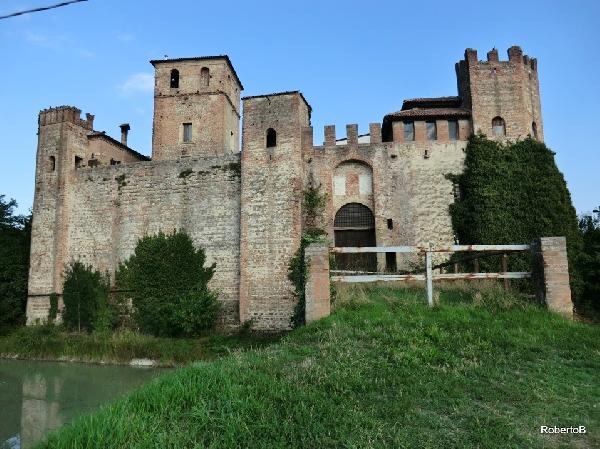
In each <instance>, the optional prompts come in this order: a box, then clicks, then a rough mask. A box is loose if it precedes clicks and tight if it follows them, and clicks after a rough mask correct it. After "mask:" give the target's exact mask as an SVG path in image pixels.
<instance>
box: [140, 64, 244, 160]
mask: <svg viewBox="0 0 600 449" xmlns="http://www.w3.org/2000/svg"><path fill="white" fill-rule="evenodd" d="M150 63H151V64H152V65H153V66H154V69H155V79H154V123H153V133H152V159H154V160H168V159H177V158H179V157H181V156H214V155H219V154H226V153H235V152H238V151H239V140H240V137H239V124H240V92H241V90H242V89H243V86H242V83H241V82H240V80H239V78H238V77H237V74H236V73H235V70H234V69H233V66H232V65H231V62H230V61H229V57H227V56H205V57H201V58H180V59H165V60H154V61H150Z"/></svg>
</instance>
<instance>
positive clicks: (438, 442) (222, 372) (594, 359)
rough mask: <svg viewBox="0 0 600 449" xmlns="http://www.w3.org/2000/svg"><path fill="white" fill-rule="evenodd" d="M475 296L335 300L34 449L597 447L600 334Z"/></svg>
mask: <svg viewBox="0 0 600 449" xmlns="http://www.w3.org/2000/svg"><path fill="white" fill-rule="evenodd" d="M478 288H479V289H481V287H478ZM474 290H475V288H466V289H464V288H459V287H453V288H442V289H441V298H440V299H441V300H440V306H439V307H437V308H435V309H429V308H428V307H427V306H426V305H425V303H426V301H425V297H424V292H423V291H422V289H393V288H390V287H369V288H353V289H345V290H343V291H340V293H339V297H338V305H337V307H336V310H335V312H334V314H333V315H332V316H330V317H329V318H327V319H324V320H320V321H318V322H316V323H312V324H311V325H309V326H306V327H303V328H301V329H297V330H295V331H293V332H292V333H291V334H289V335H288V336H286V337H285V338H284V339H283V340H282V342H281V343H279V344H276V345H272V346H269V347H267V348H263V349H260V350H256V351H248V352H244V353H239V354H232V355H231V356H229V357H225V358H222V359H219V360H217V361H215V362H211V363H200V364H196V365H192V366H189V367H187V368H184V369H182V370H179V371H177V372H175V373H173V374H169V375H166V376H163V377H161V378H160V379H158V381H155V382H153V383H152V384H149V385H147V386H145V387H144V388H142V389H140V390H138V391H136V392H134V393H133V394H130V395H129V396H127V397H125V398H123V399H122V400H119V401H117V402H116V403H114V404H112V405H110V406H108V407H106V408H104V409H102V410H101V411H100V412H99V413H96V414H93V415H88V416H84V417H82V418H80V419H78V420H77V421H76V422H75V423H73V424H72V425H68V426H65V427H64V428H62V429H61V430H60V431H59V432H58V433H57V434H54V435H52V436H50V438H49V440H48V441H47V442H44V443H42V444H41V445H40V446H39V447H41V448H54V449H59V448H70V449H72V448H83V447H103V448H107V449H110V448H118V447H119V448H120V447H131V448H152V447H161V448H162V447H165V446H169V447H211V448H236V447H252V448H269V449H272V448H284V447H285V448H308V447H311V448H312V447H315V448H316V447H319V448H338V447H349V448H350V447H351V448H359V447H360V448H385V447H389V448H441V447H443V448H447V449H453V448H457V449H458V448H461V449H463V448H484V447H485V448H490V449H493V448H501V449H512V448H514V449H517V448H518V449H522V448H530V449H536V448H546V447H553V448H572V447H582V448H583V447H589V448H591V447H600V433H599V432H598V429H597V423H598V422H600V410H599V409H598V407H597V404H598V403H599V402H600V384H598V382H597V376H598V372H599V370H600V357H599V356H598V354H599V353H600V328H599V327H597V326H590V325H586V324H582V323H577V322H572V321H569V320H566V319H564V318H562V317H560V316H558V315H555V314H552V313H550V312H548V311H547V310H545V309H544V308H541V307H536V306H534V305H531V304H529V303H525V302H523V301H522V300H521V299H520V298H511V299H508V298H506V297H504V298H498V297H497V296H496V294H495V292H496V291H497V290H496V289H491V290H490V291H489V292H487V291H486V293H485V297H486V299H485V300H483V301H481V300H479V301H478V302H477V303H475V301H476V300H475V299H474V298H473V293H474ZM491 304H493V306H490V305H491ZM541 425H550V426H552V425H558V426H570V425H583V426H586V427H587V429H588V432H587V433H586V434H562V435H561V434H559V435H542V434H540V426H541Z"/></svg>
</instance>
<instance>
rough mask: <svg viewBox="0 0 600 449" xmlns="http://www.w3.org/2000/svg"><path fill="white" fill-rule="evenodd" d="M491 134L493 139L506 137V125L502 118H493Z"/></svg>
mask: <svg viewBox="0 0 600 449" xmlns="http://www.w3.org/2000/svg"><path fill="white" fill-rule="evenodd" d="M492 133H493V134H494V137H502V136H506V124H505V123H504V119H503V118H502V117H494V118H493V119H492Z"/></svg>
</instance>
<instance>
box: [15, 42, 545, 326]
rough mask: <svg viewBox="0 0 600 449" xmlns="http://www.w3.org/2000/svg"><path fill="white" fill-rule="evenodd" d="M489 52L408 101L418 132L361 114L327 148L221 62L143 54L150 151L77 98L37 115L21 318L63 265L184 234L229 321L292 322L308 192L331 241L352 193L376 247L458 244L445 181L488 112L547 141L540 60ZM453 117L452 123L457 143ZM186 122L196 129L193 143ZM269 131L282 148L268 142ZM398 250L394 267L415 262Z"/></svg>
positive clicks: (34, 316) (296, 115)
mask: <svg viewBox="0 0 600 449" xmlns="http://www.w3.org/2000/svg"><path fill="white" fill-rule="evenodd" d="M488 59H489V60H488V61H485V62H484V61H478V60H477V54H476V51H474V50H470V49H468V50H467V51H466V52H465V59H464V60H463V61H460V62H459V63H458V64H457V66H456V74H457V82H458V93H459V96H458V97H441V98H437V99H413V100H411V101H409V103H410V104H414V105H417V106H416V107H415V108H414V109H413V110H410V111H408V112H409V113H410V119H409V122H412V123H413V125H414V139H411V138H410V137H409V138H407V139H405V127H407V128H406V130H409V129H410V128H409V126H410V125H408V124H407V123H408V121H406V118H405V117H406V115H404V116H402V118H401V119H394V120H392V122H391V123H388V125H389V129H387V130H386V128H385V118H384V121H383V125H384V127H382V124H380V123H370V124H369V131H370V136H368V138H366V139H365V137H364V136H360V137H359V135H358V126H357V125H356V124H349V125H347V126H346V136H345V137H346V140H344V141H339V140H338V141H336V131H335V127H334V126H327V127H326V128H325V132H324V143H323V145H314V144H313V130H312V128H311V127H310V112H311V107H310V106H309V104H308V103H307V102H306V100H305V98H304V96H303V95H302V94H301V93H300V92H298V91H292V92H282V93H275V94H269V95H259V96H253V97H245V98H243V99H240V92H241V90H242V89H243V87H242V84H241V82H240V81H239V78H238V76H237V74H236V72H235V70H234V68H233V66H232V65H231V62H230V61H229V58H228V57H227V56H213V57H201V58H183V59H168V60H157V61H151V62H152V64H153V66H154V68H155V89H154V123H153V139H152V160H150V158H148V157H145V156H143V155H141V154H139V153H137V152H136V151H134V150H132V149H131V148H129V147H127V145H126V142H125V141H123V142H119V141H117V140H115V139H113V138H111V137H110V136H108V135H107V134H105V133H100V132H97V131H94V129H93V120H94V117H93V116H92V115H91V114H87V115H86V116H85V118H84V119H82V118H81V111H80V110H79V109H77V108H74V107H71V106H61V107H57V108H51V109H47V110H43V111H41V112H40V116H39V138H38V149H37V160H36V180H35V198H34V206H33V223H32V247H31V260H32V263H31V268H30V276H29V300H28V305H27V316H28V322H29V323H34V322H36V321H43V320H45V319H46V316H47V311H48V308H49V298H48V295H49V294H50V293H52V292H57V293H60V292H61V290H62V282H63V274H64V270H65V267H66V265H67V264H68V263H70V262H71V261H74V260H81V261H82V262H84V263H89V264H92V265H93V266H95V267H96V268H98V269H101V270H106V271H108V272H109V273H111V274H114V271H115V270H116V269H117V267H118V264H119V263H120V262H122V261H123V260H125V259H126V258H127V257H128V256H129V255H130V254H131V253H132V251H133V249H134V247H135V244H136V242H137V240H138V239H139V238H140V237H142V236H144V235H147V234H154V233H156V232H158V231H164V232H171V231H173V230H175V229H183V230H185V231H187V232H188V233H189V234H190V235H191V237H192V239H193V240H194V242H195V243H196V244H197V245H199V246H202V247H203V248H204V249H205V250H206V252H207V256H208V262H209V263H210V262H213V261H214V262H216V264H217V270H216V274H215V277H214V279H213V281H212V286H213V287H214V288H216V289H218V290H219V291H220V298H221V301H222V303H223V305H224V307H223V313H222V316H221V323H222V324H227V325H239V324H240V323H241V322H246V321H250V322H251V323H252V325H253V327H254V328H257V329H285V328H288V327H289V325H290V317H291V314H292V311H293V308H294V305H295V299H294V296H293V294H292V286H291V283H290V281H289V280H288V278H287V274H288V273H287V267H288V264H289V261H290V258H291V257H292V255H293V254H294V253H295V251H296V250H297V248H298V246H299V243H300V238H301V235H302V231H303V228H304V223H303V213H302V212H303V211H302V199H303V189H305V188H306V187H307V186H308V185H315V184H317V185H320V186H321V187H322V189H323V191H324V192H325V193H327V204H326V208H325V212H324V215H323V217H321V223H319V225H320V226H321V227H323V228H324V229H325V230H326V231H327V233H328V234H329V237H330V239H331V240H332V241H333V240H334V234H335V230H334V226H333V224H334V218H335V215H336V213H337V211H338V210H339V209H340V208H341V207H342V206H344V205H345V204H347V203H350V202H358V203H361V204H364V205H365V206H367V207H368V208H369V209H370V210H371V212H372V213H373V215H374V219H375V236H376V241H377V245H423V244H426V243H429V242H431V243H432V244H433V245H446V244H451V243H453V241H454V235H453V231H452V226H451V220H450V216H449V213H448V206H449V205H450V204H451V203H452V202H453V201H454V186H453V185H452V182H451V181H450V180H449V179H448V175H449V174H458V173H460V172H462V170H463V164H464V157H465V153H464V150H465V148H466V145H467V141H468V138H469V136H470V135H471V133H472V132H473V131H479V130H481V131H482V132H484V133H486V134H488V135H491V121H492V119H493V118H494V117H496V116H501V117H503V119H504V120H505V123H506V136H503V138H509V139H517V138H520V137H525V136H526V135H527V134H531V132H532V123H533V122H536V126H537V132H538V138H539V139H542V138H543V124H542V118H541V107H540V103H539V85H538V78H537V61H536V60H535V59H530V58H528V57H527V56H525V55H523V53H522V51H521V50H520V48H518V47H511V49H510V50H509V61H500V60H499V58H498V57H497V52H495V53H494V51H492V52H490V55H489V56H488ZM174 70H176V71H177V72H176V73H178V79H177V85H176V86H174V87H172V84H171V78H172V77H173V73H175V72H173V71H174ZM241 100H243V114H242V113H241V109H240V104H241ZM456 102H458V103H457V104H459V106H460V107H458V106H457V105H454V103H456ZM405 103H406V102H405ZM419 104H421V105H425V104H429V106H423V108H424V109H423V110H421V109H420V107H419V106H418V105H419ZM431 104H437V105H438V106H435V105H434V106H431ZM440 105H441V106H440ZM448 105H454V106H453V108H454V109H453V108H452V107H450V108H449V107H448ZM432 107H433V108H434V109H431V108H432ZM435 107H439V108H440V109H435ZM409 109H410V108H409ZM403 110H404V105H403ZM436 111H437V112H436ZM404 112H407V111H404ZM242 115H243V124H242V151H241V152H240V151H239V148H240V146H239V136H240V126H239V120H240V118H241V117H242ZM386 117H387V116H386ZM403 120H404V121H403ZM448 120H455V121H456V122H457V123H456V124H457V127H458V136H457V140H451V138H450V135H449V122H448ZM405 121H406V122H405ZM427 121H431V122H433V123H434V124H435V126H436V130H437V137H436V138H435V139H434V140H428V135H427V125H426V122H427ZM186 123H190V124H191V125H192V132H191V139H190V141H189V142H185V141H184V138H183V137H184V133H183V129H184V124H186ZM115 128H116V127H115ZM269 129H272V130H274V131H275V133H276V142H275V143H274V144H273V145H270V146H268V147H267V139H266V135H267V130H269ZM134 131H135V130H134ZM409 134H410V133H409ZM335 186H337V187H338V188H339V189H338V191H336V188H335ZM341 186H343V188H342V187H341ZM397 258H398V259H397V266H398V268H403V267H407V266H409V265H410V264H411V263H412V262H413V261H411V260H409V259H406V258H401V256H397ZM378 263H379V264H380V265H383V264H385V263H386V261H385V260H378Z"/></svg>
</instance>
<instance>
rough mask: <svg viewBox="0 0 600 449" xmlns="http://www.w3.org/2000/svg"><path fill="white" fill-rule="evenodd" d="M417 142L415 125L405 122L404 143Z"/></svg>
mask: <svg viewBox="0 0 600 449" xmlns="http://www.w3.org/2000/svg"><path fill="white" fill-rule="evenodd" d="M413 140H415V123H414V122H404V141H405V142H412V141H413Z"/></svg>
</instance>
